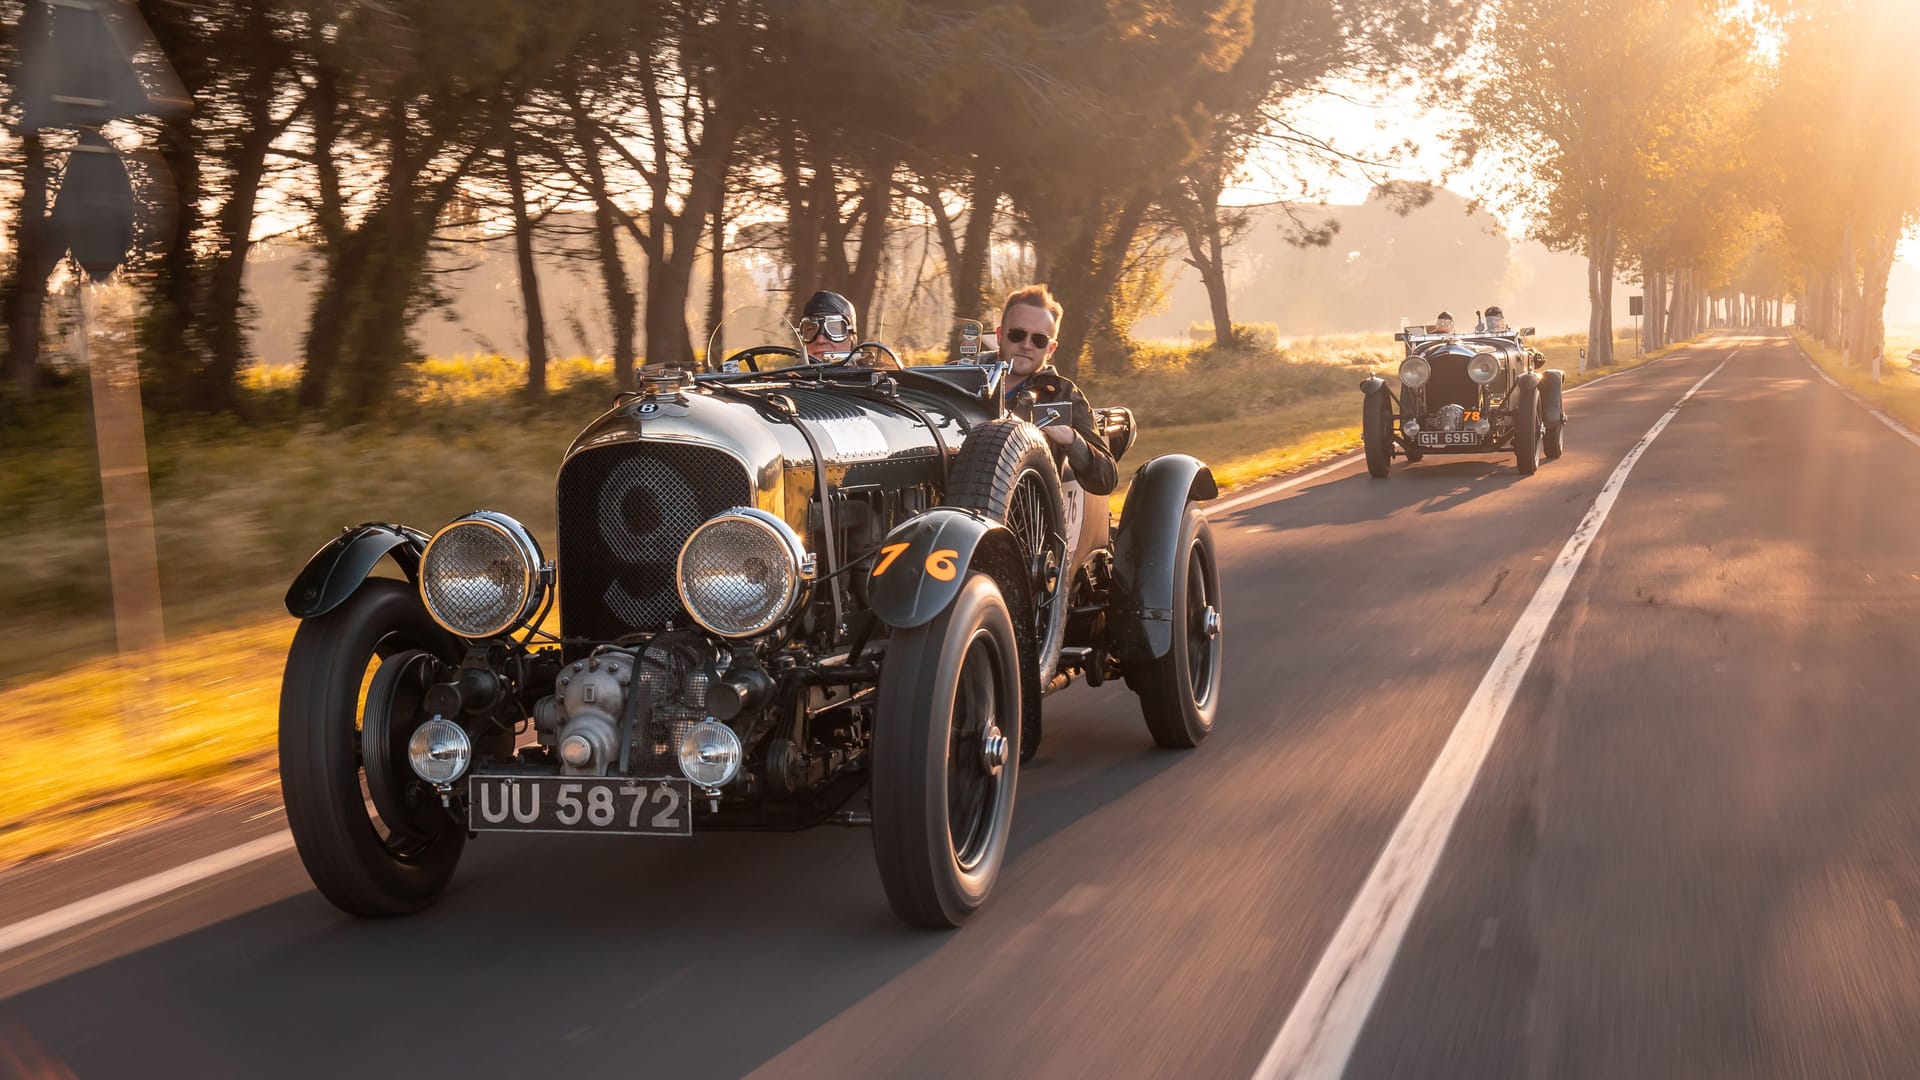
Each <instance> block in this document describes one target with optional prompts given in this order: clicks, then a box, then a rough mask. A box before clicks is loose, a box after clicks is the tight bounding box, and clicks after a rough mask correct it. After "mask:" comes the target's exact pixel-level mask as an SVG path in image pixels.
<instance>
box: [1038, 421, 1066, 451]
mask: <svg viewBox="0 0 1920 1080" xmlns="http://www.w3.org/2000/svg"><path fill="white" fill-rule="evenodd" d="M1040 434H1042V435H1045V436H1046V437H1047V441H1048V442H1051V443H1053V444H1054V445H1055V446H1072V445H1073V429H1072V428H1070V427H1068V426H1066V425H1065V424H1049V425H1047V426H1046V427H1043V428H1041V429H1040Z"/></svg>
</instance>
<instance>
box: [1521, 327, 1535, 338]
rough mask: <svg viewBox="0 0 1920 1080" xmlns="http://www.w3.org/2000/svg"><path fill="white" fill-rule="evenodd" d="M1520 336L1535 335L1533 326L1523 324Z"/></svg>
mask: <svg viewBox="0 0 1920 1080" xmlns="http://www.w3.org/2000/svg"><path fill="white" fill-rule="evenodd" d="M1520 336H1521V337H1532V336H1533V327H1531V326H1523V327H1521V328H1520Z"/></svg>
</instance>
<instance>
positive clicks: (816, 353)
mask: <svg viewBox="0 0 1920 1080" xmlns="http://www.w3.org/2000/svg"><path fill="white" fill-rule="evenodd" d="M798 329H799V331H800V340H801V341H804V342H805V343H806V346H807V358H808V359H810V360H812V361H813V362H814V363H816V364H818V363H824V362H825V361H827V360H833V359H838V356H837V355H829V354H842V353H845V352H846V351H847V349H848V348H849V347H850V346H849V345H848V344H847V343H848V342H850V341H852V340H853V335H854V334H855V333H856V332H857V330H856V328H855V320H854V317H853V301H851V300H848V299H847V298H846V297H844V296H841V295H840V294H839V293H837V292H833V291H832V290H829V289H821V290H820V291H819V292H817V293H814V294H813V295H812V296H809V297H807V306H806V307H803V308H801V309H800V325H799V327H798Z"/></svg>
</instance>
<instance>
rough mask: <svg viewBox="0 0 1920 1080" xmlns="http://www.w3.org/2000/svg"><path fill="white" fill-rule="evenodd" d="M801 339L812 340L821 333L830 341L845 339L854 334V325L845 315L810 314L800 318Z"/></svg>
mask: <svg viewBox="0 0 1920 1080" xmlns="http://www.w3.org/2000/svg"><path fill="white" fill-rule="evenodd" d="M799 329H800V340H802V341H812V340H813V339H815V338H817V337H819V336H820V335H821V334H825V335H827V340H828V341H845V340H847V339H848V338H849V337H852V336H853V325H852V324H851V323H849V322H848V321H847V317H846V316H845V315H809V316H807V317H806V318H804V319H801V320H800V328H799Z"/></svg>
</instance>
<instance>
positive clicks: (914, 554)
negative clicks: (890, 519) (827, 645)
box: [867, 506, 1018, 630]
mask: <svg viewBox="0 0 1920 1080" xmlns="http://www.w3.org/2000/svg"><path fill="white" fill-rule="evenodd" d="M982 548H994V549H1002V548H1004V550H996V552H995V554H997V555H1002V556H1004V555H1007V554H1012V555H1013V557H1014V558H1015V560H1016V561H1017V559H1018V553H1017V548H1018V545H1017V544H1015V543H1014V540H1013V534H1012V533H1009V532H1008V531H1007V529H1006V526H1004V525H1001V524H999V523H998V522H995V521H992V520H989V519H987V518H985V517H981V516H980V515H978V514H974V513H970V512H968V511H966V510H958V509H955V508H953V507H950V506H936V507H934V508H933V509H931V510H928V511H927V512H926V513H924V514H920V515H919V516H917V517H915V518H913V519H912V520H909V521H904V522H901V523H900V524H899V525H897V526H895V527H894V530H893V531H892V532H890V533H888V534H887V539H886V541H885V542H884V543H882V544H881V545H880V550H879V551H878V552H875V553H874V556H873V566H872V567H871V568H869V569H868V570H867V597H868V605H869V606H870V607H871V608H872V609H873V613H874V614H875V615H877V616H879V617H880V620H881V621H882V622H884V623H886V624H887V625H888V626H891V627H893V628H895V629H902V630H903V629H906V628H908V627H913V626H924V625H926V624H927V623H929V622H932V621H933V617H934V616H936V615H938V614H940V613H941V612H942V611H945V610H946V609H947V605H948V604H951V603H953V598H954V597H956V596H958V595H960V586H962V585H964V584H965V583H966V580H967V570H968V568H969V567H970V566H972V564H973V562H974V556H975V554H976V553H979V552H981V549H982ZM1012 599H1013V598H1012V597H1009V600H1012Z"/></svg>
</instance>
